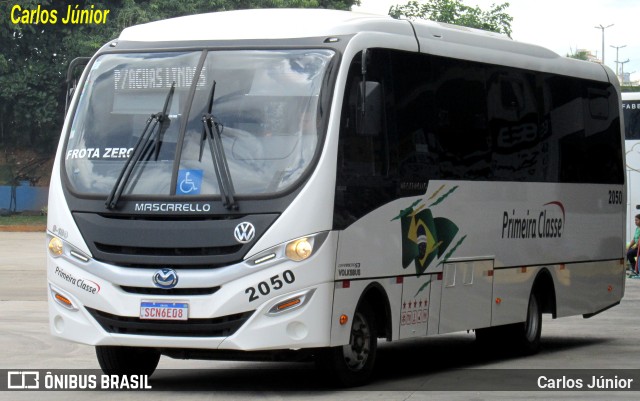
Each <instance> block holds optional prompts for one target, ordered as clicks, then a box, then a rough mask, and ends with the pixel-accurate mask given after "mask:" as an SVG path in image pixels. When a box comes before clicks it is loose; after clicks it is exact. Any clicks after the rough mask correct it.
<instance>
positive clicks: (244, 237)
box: [233, 221, 256, 244]
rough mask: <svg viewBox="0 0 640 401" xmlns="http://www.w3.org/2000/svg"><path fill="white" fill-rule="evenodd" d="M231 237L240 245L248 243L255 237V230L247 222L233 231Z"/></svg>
mask: <svg viewBox="0 0 640 401" xmlns="http://www.w3.org/2000/svg"><path fill="white" fill-rule="evenodd" d="M233 236H234V237H236V241H238V242H239V243H241V244H246V243H249V242H251V240H252V239H253V238H254V237H255V236H256V228H255V227H254V226H253V224H251V223H249V222H247V221H245V222H242V223H240V224H238V225H237V226H236V229H235V230H233Z"/></svg>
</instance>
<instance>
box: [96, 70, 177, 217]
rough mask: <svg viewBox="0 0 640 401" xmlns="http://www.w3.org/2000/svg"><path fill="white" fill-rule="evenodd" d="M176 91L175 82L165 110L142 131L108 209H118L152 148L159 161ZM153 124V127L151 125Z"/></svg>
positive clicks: (108, 202) (149, 121)
mask: <svg viewBox="0 0 640 401" xmlns="http://www.w3.org/2000/svg"><path fill="white" fill-rule="evenodd" d="M175 89H176V83H175V82H173V83H172V84H171V89H169V93H168V94H167V97H166V99H165V101H164V108H163V109H162V111H161V112H159V113H156V114H152V115H151V116H149V118H148V119H147V123H146V125H145V127H144V130H143V131H142V134H141V135H140V138H138V142H136V144H135V146H134V147H133V151H132V152H131V156H129V158H128V159H127V161H126V163H125V164H124V167H123V168H122V170H121V171H120V175H119V176H118V179H117V180H116V183H115V185H114V186H113V189H112V190H111V193H110V194H109V197H108V198H107V201H106V202H105V205H106V206H107V209H115V208H116V206H117V205H118V201H119V200H120V196H122V191H124V188H125V186H126V185H127V182H128V181H129V178H130V177H131V173H132V172H133V169H134V167H135V166H136V164H138V162H139V161H140V159H142V157H143V156H144V155H146V154H148V153H149V151H150V150H151V149H152V146H153V148H154V151H155V155H156V160H157V159H158V154H159V152H160V142H161V140H162V135H163V134H164V132H165V131H166V129H167V128H168V123H170V122H171V121H170V120H169V116H168V115H167V109H168V108H169V104H170V103H171V98H172V97H173V92H174V91H175ZM152 122H153V125H151V123H152ZM158 124H160V129H158V130H157V131H156V127H157V126H158ZM149 127H151V128H149ZM155 132H158V135H157V138H156V140H155V141H154V142H153V143H152V142H151V138H152V137H153V136H154V135H153V134H154V133H155Z"/></svg>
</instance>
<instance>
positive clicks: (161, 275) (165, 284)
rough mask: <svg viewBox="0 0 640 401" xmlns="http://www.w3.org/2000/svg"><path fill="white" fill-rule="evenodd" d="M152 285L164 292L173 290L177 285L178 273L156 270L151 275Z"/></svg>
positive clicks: (167, 269) (170, 270)
mask: <svg viewBox="0 0 640 401" xmlns="http://www.w3.org/2000/svg"><path fill="white" fill-rule="evenodd" d="M153 284H155V286H156V287H158V288H164V289H165V290H168V289H170V288H173V287H175V286H176V285H177V284H178V273H177V272H176V271H175V270H173V269H169V268H165V269H161V270H158V271H157V272H155V274H154V275H153Z"/></svg>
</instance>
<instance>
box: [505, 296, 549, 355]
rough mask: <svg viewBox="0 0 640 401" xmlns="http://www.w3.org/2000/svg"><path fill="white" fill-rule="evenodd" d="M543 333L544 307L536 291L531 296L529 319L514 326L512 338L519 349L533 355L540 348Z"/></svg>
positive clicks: (528, 309) (528, 310) (528, 311)
mask: <svg viewBox="0 0 640 401" xmlns="http://www.w3.org/2000/svg"><path fill="white" fill-rule="evenodd" d="M541 333H542V308H541V304H540V299H539V297H538V295H537V294H536V293H535V292H532V293H531V295H530V296H529V306H528V307H527V320H525V321H524V322H522V323H518V324H516V325H514V326H513V334H512V338H513V341H514V345H515V346H516V347H517V349H518V351H520V352H522V353H523V354H527V355H531V354H535V353H537V352H538V351H539V350H540V334H541Z"/></svg>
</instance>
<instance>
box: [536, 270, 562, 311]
mask: <svg viewBox="0 0 640 401" xmlns="http://www.w3.org/2000/svg"><path fill="white" fill-rule="evenodd" d="M531 293H532V294H536V296H537V297H538V300H539V301H540V303H541V305H540V307H541V310H542V313H550V314H551V315H552V316H553V318H554V319H555V318H556V313H557V308H556V290H555V284H554V281H553V276H552V275H551V272H549V270H548V269H547V268H543V269H542V270H540V271H539V272H538V274H537V275H536V278H535V280H534V281H533V287H532V288H531Z"/></svg>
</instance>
